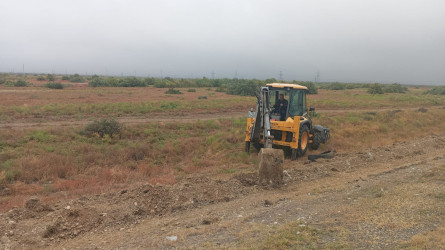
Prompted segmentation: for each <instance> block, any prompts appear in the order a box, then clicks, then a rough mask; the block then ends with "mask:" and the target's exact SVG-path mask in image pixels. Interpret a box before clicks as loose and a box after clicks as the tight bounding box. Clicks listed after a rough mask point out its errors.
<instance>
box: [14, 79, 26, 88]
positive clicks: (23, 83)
mask: <svg viewBox="0 0 445 250" xmlns="http://www.w3.org/2000/svg"><path fill="white" fill-rule="evenodd" d="M26 86H28V83H27V82H26V81H24V80H17V81H16V82H15V83H14V87H26Z"/></svg>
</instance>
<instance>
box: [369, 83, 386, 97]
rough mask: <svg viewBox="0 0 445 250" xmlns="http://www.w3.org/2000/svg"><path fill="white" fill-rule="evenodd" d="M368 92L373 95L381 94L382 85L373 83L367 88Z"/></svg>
mask: <svg viewBox="0 0 445 250" xmlns="http://www.w3.org/2000/svg"><path fill="white" fill-rule="evenodd" d="M368 93H369V94H373V95H379V94H383V93H384V92H383V88H382V85H381V84H379V83H376V84H374V85H372V86H371V87H370V88H369V89H368Z"/></svg>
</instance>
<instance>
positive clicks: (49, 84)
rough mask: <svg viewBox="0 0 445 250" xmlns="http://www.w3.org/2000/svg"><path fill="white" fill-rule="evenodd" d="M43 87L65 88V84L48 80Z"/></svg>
mask: <svg viewBox="0 0 445 250" xmlns="http://www.w3.org/2000/svg"><path fill="white" fill-rule="evenodd" d="M45 87H47V88H50V89H63V88H65V85H63V84H61V83H60V82H49V83H47V84H45Z"/></svg>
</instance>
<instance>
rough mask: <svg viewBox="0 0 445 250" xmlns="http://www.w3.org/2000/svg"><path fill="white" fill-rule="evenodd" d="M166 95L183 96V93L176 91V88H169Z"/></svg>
mask: <svg viewBox="0 0 445 250" xmlns="http://www.w3.org/2000/svg"><path fill="white" fill-rule="evenodd" d="M165 93H166V94H174V95H178V94H182V92H181V91H179V90H177V89H174V88H169V89H168V90H167V91H165Z"/></svg>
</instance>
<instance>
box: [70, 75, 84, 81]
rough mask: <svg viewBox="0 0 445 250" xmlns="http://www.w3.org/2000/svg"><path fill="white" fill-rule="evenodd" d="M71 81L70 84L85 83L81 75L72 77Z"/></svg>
mask: <svg viewBox="0 0 445 250" xmlns="http://www.w3.org/2000/svg"><path fill="white" fill-rule="evenodd" d="M69 81H70V82H85V79H84V78H83V77H82V76H81V75H79V74H74V75H73V76H71V77H70V79H69Z"/></svg>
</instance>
